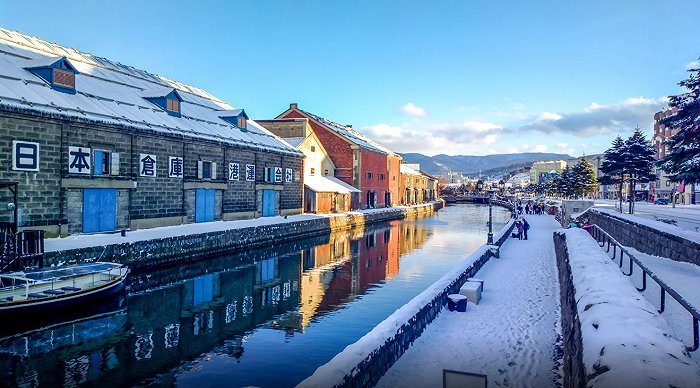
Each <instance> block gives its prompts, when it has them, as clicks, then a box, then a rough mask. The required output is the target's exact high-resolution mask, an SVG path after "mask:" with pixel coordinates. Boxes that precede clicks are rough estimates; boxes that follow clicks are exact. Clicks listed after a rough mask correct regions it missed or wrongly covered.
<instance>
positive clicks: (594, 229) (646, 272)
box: [590, 225, 700, 352]
mask: <svg viewBox="0 0 700 388" xmlns="http://www.w3.org/2000/svg"><path fill="white" fill-rule="evenodd" d="M590 233H591V236H593V238H594V239H595V240H596V241H597V242H598V244H599V246H600V247H601V248H604V247H605V244H607V245H608V246H607V251H606V252H610V246H611V244H612V247H613V254H612V260H613V261H615V260H616V258H617V250H618V248H619V250H620V271H622V274H623V275H625V276H632V273H633V269H634V266H633V265H632V264H633V263H634V264H637V266H638V267H639V268H641V270H642V288H639V287H637V286H635V288H636V289H637V291H639V292H642V291H644V290H646V288H647V276H649V277H650V278H651V279H652V280H654V281H655V282H656V284H658V285H659V289H660V290H661V291H660V292H661V298H660V302H659V303H660V308H659V309H658V310H657V311H658V312H659V314H662V313H663V312H664V310H666V294H669V295H671V297H672V298H673V299H675V300H676V302H678V304H680V305H681V306H683V308H685V309H686V311H688V313H689V314H690V315H691V317H692V318H693V346H686V347H685V348H686V349H687V350H688V351H689V352H694V351H696V350H698V347H700V335H699V334H698V331H699V330H698V321H700V313H698V311H697V310H696V309H695V307H694V306H692V305H690V304H689V303H688V302H687V301H686V300H685V299H683V297H682V296H680V295H679V294H678V293H677V292H676V291H675V290H674V289H673V288H671V287H670V286H669V285H667V284H666V283H664V282H663V280H661V279H659V278H658V277H657V276H656V274H654V272H653V271H651V270H650V269H649V268H647V267H646V266H645V265H644V264H642V262H641V261H639V259H637V258H636V257H634V256H633V255H632V254H631V253H629V251H628V250H627V249H625V248H624V247H623V246H622V244H620V243H619V242H617V240H615V239H614V238H613V237H612V236H610V234H608V233H607V232H606V231H604V230H603V229H602V228H601V227H599V226H598V225H591V229H590ZM601 243H602V244H601ZM624 255H627V257H629V262H630V265H629V273H625V271H624V270H623V269H622V265H623V261H624Z"/></svg>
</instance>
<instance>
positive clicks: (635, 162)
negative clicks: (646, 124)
mask: <svg viewBox="0 0 700 388" xmlns="http://www.w3.org/2000/svg"><path fill="white" fill-rule="evenodd" d="M655 153H656V149H655V148H654V146H652V145H651V144H650V143H649V141H648V140H647V138H646V136H644V133H642V130H641V129H639V127H637V128H635V130H634V133H632V135H631V136H630V137H629V138H628V139H627V140H626V141H625V146H624V151H623V153H622V158H623V159H624V162H625V163H624V165H623V171H624V173H625V174H626V175H627V177H628V181H629V186H630V206H629V212H630V214H632V213H634V199H635V198H634V197H635V195H634V187H635V185H636V184H637V183H646V182H651V181H654V180H656V174H654V164H655V162H656V160H655V159H654V154H655Z"/></svg>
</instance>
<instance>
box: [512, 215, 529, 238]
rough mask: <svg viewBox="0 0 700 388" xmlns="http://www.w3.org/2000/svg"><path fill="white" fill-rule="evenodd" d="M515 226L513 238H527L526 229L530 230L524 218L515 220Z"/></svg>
mask: <svg viewBox="0 0 700 388" xmlns="http://www.w3.org/2000/svg"><path fill="white" fill-rule="evenodd" d="M515 228H516V230H517V232H513V238H517V239H518V240H527V231H528V230H530V224H529V223H528V222H527V220H526V219H524V218H523V219H521V220H517V221H515Z"/></svg>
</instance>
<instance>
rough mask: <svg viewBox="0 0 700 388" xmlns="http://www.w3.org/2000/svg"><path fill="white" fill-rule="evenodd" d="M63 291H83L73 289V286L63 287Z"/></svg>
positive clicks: (76, 288)
mask: <svg viewBox="0 0 700 388" xmlns="http://www.w3.org/2000/svg"><path fill="white" fill-rule="evenodd" d="M61 289H62V290H63V291H71V292H72V291H80V290H81V289H80V288H78V287H71V286H65V287H61Z"/></svg>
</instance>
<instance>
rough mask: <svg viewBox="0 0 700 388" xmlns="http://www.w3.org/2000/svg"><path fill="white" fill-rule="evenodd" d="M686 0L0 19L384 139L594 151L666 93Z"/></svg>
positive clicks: (83, 7)
mask: <svg viewBox="0 0 700 388" xmlns="http://www.w3.org/2000/svg"><path fill="white" fill-rule="evenodd" d="M698 15H700V2H698V1H691V0H687V1H674V0H669V1H645V0H636V1H632V0H630V1H622V0H620V1H609V0H606V1H602V0H601V1H598V0H595V1H536V0H532V1H486V0H484V1H481V0H479V1H477V0H463V1H440V2H435V1H320V0H319V1H301V0H300V1H295V2H290V1H249V2H239V1H225V2H223V1H222V2H206V1H198V2H195V1H191V2H185V1H173V0H171V1H167V2H166V1H151V2H148V1H142V2H138V1H114V2H98V1H71V2H63V3H60V6H59V3H56V2H55V1H51V2H49V1H31V2H24V1H5V0H0V26H2V27H5V28H9V29H13V30H18V31H20V32H23V33H25V34H29V35H34V36H38V37H40V38H43V39H46V40H49V41H53V42H56V43H59V44H62V45H65V46H71V47H74V48H77V49H78V50H81V51H86V52H90V53H92V54H95V55H98V56H103V57H108V58H110V59H113V60H117V61H119V62H121V63H124V64H129V65H132V66H135V67H138V68H141V69H145V70H148V71H150V72H152V73H156V74H160V75H162V76H165V77H169V78H172V79H175V80H178V81H180V82H184V83H188V84H191V85H195V86H198V87H201V88H203V89H205V90H207V91H209V92H210V93H212V94H214V95H216V96H218V97H220V98H222V99H224V100H226V101H228V102H229V103H231V104H232V105H234V106H236V107H241V108H245V109H246V111H247V112H248V113H249V114H250V115H251V117H253V118H257V119H265V118H273V117H275V116H276V115H277V114H279V113H281V112H282V111H284V110H285V109H286V108H287V107H288V105H289V103H290V102H297V103H299V107H300V108H302V109H305V110H308V111H310V112H312V113H315V114H318V115H321V116H324V117H326V118H329V119H331V120H334V121H337V122H341V123H344V124H352V125H353V127H354V128H355V129H358V130H360V131H363V132H364V133H366V134H368V135H369V136H371V137H372V138H374V139H375V140H377V141H379V142H380V143H382V144H384V145H386V146H388V147H390V148H392V149H394V150H395V151H398V152H422V153H425V154H429V155H434V154H439V153H444V154H451V155H455V154H462V155H467V154H468V155H484V154H490V153H512V152H523V151H547V152H566V153H569V154H571V155H573V156H578V155H581V154H582V153H586V154H593V153H598V152H602V151H604V150H605V149H606V148H607V147H608V146H609V145H610V142H611V140H612V139H613V138H614V137H615V136H616V135H618V134H620V135H622V136H623V137H626V136H628V135H629V134H630V133H631V131H632V129H633V128H634V127H635V126H637V125H638V126H639V127H641V128H642V129H645V130H646V132H647V134H648V135H649V136H650V135H651V130H652V124H653V113H654V112H656V111H658V110H660V109H662V108H663V107H664V105H665V101H664V97H665V96H668V95H673V94H678V93H680V92H681V89H680V88H679V87H678V86H677V83H678V82H679V81H681V80H682V79H684V78H686V77H687V72H686V70H685V69H686V67H687V66H688V65H689V64H690V63H692V62H694V61H697V60H698V56H700V29H698V28H697V16H698Z"/></svg>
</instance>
